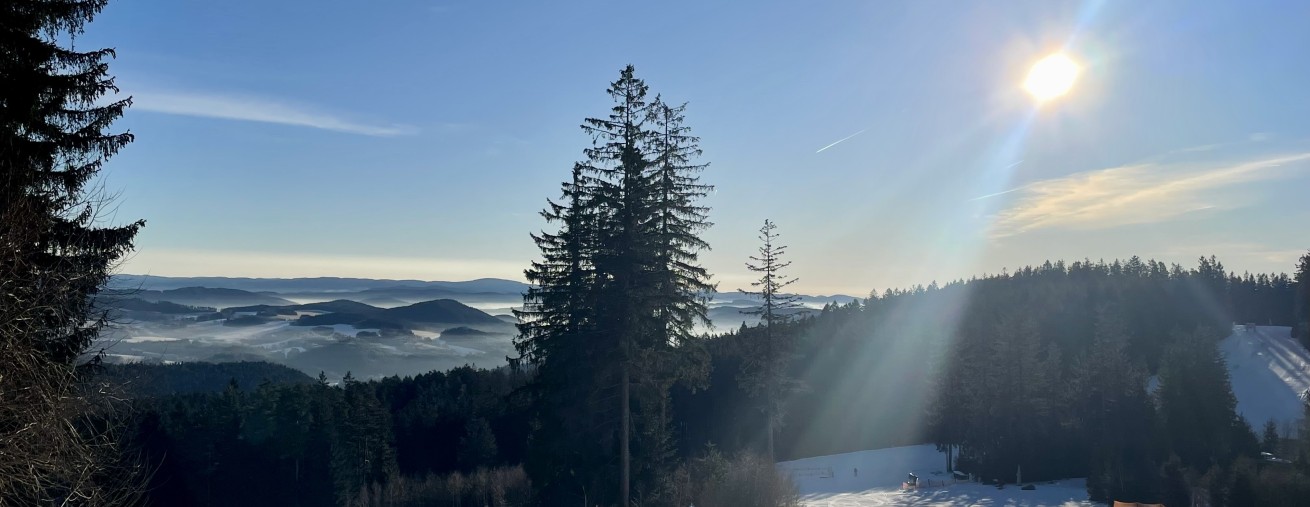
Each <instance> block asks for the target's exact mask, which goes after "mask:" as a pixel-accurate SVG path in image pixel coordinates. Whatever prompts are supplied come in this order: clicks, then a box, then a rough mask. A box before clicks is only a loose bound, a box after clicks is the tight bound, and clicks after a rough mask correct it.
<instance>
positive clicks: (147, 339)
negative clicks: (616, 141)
mask: <svg viewBox="0 0 1310 507" xmlns="http://www.w3.org/2000/svg"><path fill="white" fill-rule="evenodd" d="M122 341H123V343H148V342H177V341H182V340H181V339H179V338H168V337H166V336H133V337H130V338H123V340H122Z"/></svg>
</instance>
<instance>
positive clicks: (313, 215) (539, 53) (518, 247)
mask: <svg viewBox="0 0 1310 507" xmlns="http://www.w3.org/2000/svg"><path fill="white" fill-rule="evenodd" d="M1306 19H1310V4H1305V3H1299V2H1289V3H1284V4H1279V5H1276V6H1274V5H1270V6H1266V8H1255V7H1253V6H1251V5H1246V4H1242V3H1236V2H1220V1H1203V2H1183V1H1162V2H1150V3H1149V4H1143V3H1137V2H1118V3H1110V2H1082V3H1079V2H1007V3H995V2H972V3H961V2H953V1H952V2H947V1H929V2H861V1H846V2H832V3H827V2H825V3H818V4H815V3H797V2H774V1H769V2H755V3H751V5H750V6H749V8H747V7H745V6H743V5H740V4H735V3H714V2H711V3H706V2H673V3H666V4H662V8H661V9H651V8H649V6H648V5H645V4H636V3H619V4H615V3H610V2H599V1H590V2H568V3H559V2H534V3H519V4H514V5H513V6H510V5H506V4H496V3H486V2H440V1H431V0H401V1H388V2H378V3H376V4H369V5H368V7H367V8H365V7H364V5H363V4H359V3H355V2H308V1H287V2H272V3H270V2H266V1H255V0H236V1H231V2H177V1H171V0H136V1H117V2H112V3H110V4H109V5H108V7H107V8H106V9H105V11H104V12H103V14H102V15H100V16H99V17H98V18H97V19H96V22H95V23H93V24H92V25H90V26H89V27H88V31H87V32H86V33H85V34H84V35H83V36H81V37H79V39H78V44H79V46H81V45H85V46H86V47H101V46H109V47H114V48H116V49H117V54H118V58H117V59H116V60H115V61H113V62H112V73H113V74H114V75H116V76H117V77H118V84H119V85H120V87H121V89H122V93H123V94H124V95H132V96H133V97H134V100H135V104H134V105H133V107H132V108H131V109H130V110H129V111H128V112H127V115H126V117H125V118H124V119H123V120H122V121H121V122H119V123H116V124H115V126H116V127H121V128H129V129H130V130H131V131H132V132H133V133H134V134H136V136H137V137H136V139H137V140H136V142H134V143H133V144H132V145H130V146H129V147H128V148H127V149H125V150H124V151H123V152H122V153H121V154H119V155H118V156H116V157H115V158H113V159H112V160H111V161H110V162H109V164H108V166H107V170H106V171H105V172H104V173H103V174H102V180H103V183H104V184H105V186H106V188H107V189H108V190H109V191H110V192H113V193H116V194H117V195H118V196H119V201H118V202H119V205H118V208H117V209H116V215H114V217H111V218H115V217H116V218H118V219H124V220H125V219H128V218H132V219H135V218H137V217H143V218H146V219H147V220H148V222H149V223H148V226H147V227H146V228H145V229H143V230H142V232H141V234H140V235H139V236H138V240H137V244H136V246H137V248H136V252H135V253H134V255H133V257H132V258H131V259H130V260H129V261H128V262H127V263H126V264H125V265H124V266H123V267H122V271H124V272H127V273H139V274H145V273H149V274H156V275H179V276H181V275H226V276H358V277H380V278H418V279H471V278H479V277H505V278H514V279H520V280H521V279H522V270H523V269H524V268H526V267H527V266H528V263H529V262H530V261H531V260H533V259H535V258H537V257H538V256H539V252H538V250H537V249H536V248H535V246H534V245H533V243H532V241H531V239H530V238H529V234H530V233H532V232H534V231H539V230H541V229H542V228H543V227H546V224H545V223H544V221H543V220H542V218H541V217H540V216H539V215H538V214H537V213H538V211H540V210H541V209H542V207H543V206H544V205H545V204H546V199H547V198H553V197H557V196H558V192H559V183H560V182H561V181H563V180H565V179H567V178H568V176H569V170H570V168H571V167H572V165H573V163H574V162H575V161H578V160H580V159H581V158H582V156H583V155H582V150H583V149H584V148H587V147H589V146H591V139H590V138H589V137H588V136H587V135H586V134H585V133H583V132H582V131H581V130H580V129H579V128H578V125H579V124H580V123H581V122H582V120H583V119H584V118H585V117H587V116H600V115H604V114H607V112H608V111H609V107H610V102H609V98H608V97H607V96H606V95H605V93H604V90H605V85H606V83H608V82H610V81H612V80H613V79H615V78H616V76H617V71H618V69H620V68H621V67H622V66H623V65H625V64H629V63H631V64H633V65H635V66H636V69H637V73H638V75H639V76H640V77H642V78H643V79H645V80H646V81H647V83H649V84H650V85H651V87H652V90H655V91H658V92H659V93H661V94H663V96H664V98H666V99H668V100H669V101H671V102H683V101H686V102H688V103H689V104H688V107H687V111H686V115H687V124H688V125H689V126H690V127H691V128H692V129H693V133H694V134H696V135H698V136H700V137H701V139H702V142H701V146H702V148H703V149H704V156H703V160H704V161H706V162H709V163H710V164H711V165H710V167H709V168H708V170H706V171H705V173H704V175H703V180H704V182H705V183H708V184H713V185H715V186H716V187H717V192H716V193H714V194H713V195H711V196H710V197H709V198H708V199H707V200H706V202H705V204H707V205H709V206H711V207H712V211H711V213H710V220H711V221H712V222H714V226H713V227H712V228H711V229H709V231H708V232H706V233H705V234H704V237H705V239H706V240H707V241H708V242H709V243H710V245H711V247H712V248H713V250H712V251H710V252H707V253H706V254H705V255H704V257H703V262H704V264H705V266H706V267H707V268H708V269H709V271H710V272H711V273H713V274H714V275H715V279H716V280H717V281H719V282H720V289H722V290H731V289H735V288H737V287H739V286H742V285H743V284H745V283H747V282H748V280H749V279H750V278H751V277H750V276H748V274H747V272H746V270H745V267H744V266H743V263H744V261H745V260H746V258H747V256H748V255H750V254H752V253H753V252H754V249H755V247H756V241H755V236H756V231H757V229H759V227H760V225H761V224H762V223H763V221H764V219H766V218H768V219H771V220H773V221H774V222H776V223H777V224H778V231H779V232H780V233H781V235H782V241H783V242H784V243H786V244H788V245H789V246H790V249H789V256H790V258H791V260H793V261H794V264H793V265H792V268H791V269H792V274H793V275H795V276H796V277H798V278H799V279H800V282H799V283H798V284H796V285H795V286H794V288H795V289H796V290H798V291H801V292H804V293H809V294H832V293H846V294H852V295H864V294H867V293H868V291H869V290H871V289H875V288H876V289H878V290H879V291H881V290H882V289H886V288H888V287H905V286H910V285H913V284H925V285H926V284H928V283H929V282H931V281H933V280H937V281H939V282H944V281H947V280H951V279H956V278H961V277H969V276H971V275H981V274H984V273H999V272H1001V271H1002V270H1003V269H1006V268H1009V269H1013V268H1016V267H1020V266H1023V265H1026V264H1036V263H1041V262H1042V261H1044V260H1047V259H1068V260H1081V259H1082V258H1084V257H1090V258H1092V259H1093V260H1095V259H1098V258H1104V259H1107V260H1108V259H1112V258H1126V257H1128V256H1131V255H1140V256H1142V257H1154V258H1157V259H1160V260H1163V261H1165V262H1178V263H1181V264H1184V265H1188V266H1190V265H1193V264H1194V263H1195V258H1196V256H1198V255H1202V254H1204V255H1210V254H1214V255H1217V256H1218V257H1219V258H1220V259H1222V260H1223V261H1224V263H1225V264H1226V265H1227V266H1228V267H1230V268H1232V269H1236V270H1238V271H1239V272H1240V271H1244V270H1250V271H1261V272H1269V271H1287V270H1289V269H1291V266H1292V265H1293V263H1294V261H1295V259H1296V257H1297V255H1298V254H1299V253H1302V252H1304V251H1305V249H1306V248H1307V247H1310V243H1308V241H1310V239H1307V236H1306V235H1304V234H1300V235H1297V234H1287V233H1286V231H1291V230H1304V229H1305V224H1307V223H1310V200H1307V199H1305V198H1304V196H1305V192H1304V189H1306V188H1310V159H1307V156H1308V155H1310V123H1308V122H1306V118H1310V95H1307V93H1306V90H1310V70H1307V69H1306V68H1305V66H1303V65H1295V64H1293V63H1291V62H1296V61H1299V60H1300V59H1302V57H1303V55H1302V52H1303V51H1302V50H1303V49H1304V48H1307V47H1310V31H1307V30H1304V26H1303V25H1304V21H1305V20H1306ZM543 20H550V21H549V22H543ZM615 23H621V24H622V25H623V26H624V30H625V31H626V32H627V33H626V35H625V36H622V37H617V36H609V35H605V36H602V35H601V34H609V32H610V29H609V28H602V27H610V26H613V25H614V24H615ZM197 27H203V29H198V28H197ZM675 34H676V36H674V35H675ZM654 39H658V40H661V41H663V43H661V44H651V43H650V41H651V40H654ZM1053 54H1055V56H1052V55H1053ZM1025 83H1026V84H1025ZM1066 90H1067V92H1068V93H1064V92H1065V91H1066ZM1062 93H1063V95H1061V94H1062ZM1056 96H1058V97H1056ZM1052 97H1054V98H1052ZM1044 98H1051V100H1049V101H1048V102H1045V103H1043V102H1041V101H1040V100H1041V99H1044ZM1035 99H1038V100H1036V101H1035ZM201 252H203V254H198V253H201Z"/></svg>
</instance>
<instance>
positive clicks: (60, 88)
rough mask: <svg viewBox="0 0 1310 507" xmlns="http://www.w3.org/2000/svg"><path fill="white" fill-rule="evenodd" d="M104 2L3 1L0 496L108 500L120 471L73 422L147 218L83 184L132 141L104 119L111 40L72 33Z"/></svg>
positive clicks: (117, 105)
mask: <svg viewBox="0 0 1310 507" xmlns="http://www.w3.org/2000/svg"><path fill="white" fill-rule="evenodd" d="M106 3H107V0H85V1H77V0H68V1H58V2H56V1H49V0H8V1H6V2H3V4H2V5H0V355H3V357H4V358H5V360H4V364H3V366H0V399H3V400H4V401H3V403H0V405H3V407H0V453H3V454H4V455H5V456H7V458H6V459H4V460H0V461H3V464H0V476H2V477H5V480H3V481H0V497H3V498H5V499H6V500H7V501H13V502H16V503H19V504H28V503H30V504H32V505H36V504H39V503H49V502H51V501H57V500H59V499H61V498H70V497H74V496H77V497H80V498H83V499H86V501H89V502H90V503H92V504H97V503H106V502H109V501H110V500H111V499H110V498H107V497H106V495H110V494H111V493H110V491H112V490H114V489H115V488H114V487H113V485H115V484H123V483H124V482H123V481H121V480H118V481H115V480H114V479H110V478H108V477H105V476H103V475H102V472H103V470H104V467H105V466H106V464H105V460H107V459H114V457H113V456H111V454H112V452H109V453H107V452H104V451H105V450H106V449H107V448H106V447H104V446H103V445H102V444H103V440H102V441H97V442H94V443H93V442H90V441H87V435H86V434H85V433H79V429H78V428H77V426H76V425H75V424H74V420H75V419H77V417H78V414H79V413H80V412H81V411H82V410H83V409H84V408H85V407H84V406H79V404H84V403H85V401H86V400H85V399H84V398H83V397H81V396H79V395H78V394H77V392H76V391H75V384H76V381H75V378H74V370H73V364H74V362H75V361H76V360H77V358H78V357H79V356H80V355H81V354H82V353H83V352H84V351H86V349H87V348H88V347H89V346H90V344H91V342H92V341H93V340H94V338H95V337H96V335H97V333H98V332H99V330H100V329H101V327H102V326H103V325H104V324H105V320H106V319H105V315H104V313H103V312H102V311H100V310H99V309H98V308H97V306H96V305H95V302H94V301H95V296H96V294H97V293H99V292H100V291H101V290H102V288H103V287H104V285H105V283H106V282H107V281H108V279H109V275H110V271H111V269H112V268H113V267H114V266H115V264H116V262H117V261H118V260H119V259H121V258H122V257H123V255H125V254H126V253H127V252H128V251H129V250H130V249H131V246H132V239H133V237H134V236H135V235H136V233H137V230H138V229H140V228H141V227H142V225H143V224H144V223H143V222H135V223H131V224H128V225H124V226H107V225H105V224H104V222H103V214H104V213H105V211H106V207H105V204H106V202H105V201H106V198H105V197H104V196H103V195H97V194H96V193H95V192H92V191H90V189H89V188H88V184H89V183H90V182H91V181H92V179H93V177H94V176H95V174H96V173H97V172H99V170H100V168H101V167H102V165H103V164H104V163H105V161H106V160H107V159H108V158H109V157H110V156H112V155H114V154H115V153H116V152H117V151H118V150H119V149H121V148H122V147H123V146H125V145H127V144H128V143H129V142H131V141H132V135H131V134H128V133H109V132H107V130H108V129H109V128H110V127H111V125H112V123H113V122H114V120H116V119H118V118H119V117H120V116H122V114H123V111H124V110H125V109H126V108H127V107H128V106H129V104H130V99H122V100H112V101H108V102H102V101H101V98H102V97H104V96H105V95H106V94H107V93H110V92H116V91H117V89H116V88H115V86H114V80H113V78H112V77H110V75H109V73H108V64H107V63H106V60H108V59H110V58H112V57H113V56H114V51H113V50H112V49H92V50H85V51H84V50H79V49H76V48H75V47H74V44H73V42H72V41H73V40H74V39H75V37H76V36H77V35H79V34H80V33H81V32H82V30H83V27H84V26H85V25H86V24H87V23H89V22H91V20H92V18H94V17H95V15H96V14H97V13H99V12H100V10H101V9H102V8H104V6H105V4H106ZM20 429H21V431H20ZM99 436H100V435H97V436H96V437H99Z"/></svg>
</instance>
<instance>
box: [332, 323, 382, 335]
mask: <svg viewBox="0 0 1310 507" xmlns="http://www.w3.org/2000/svg"><path fill="white" fill-rule="evenodd" d="M320 327H330V328H332V332H333V333H336V334H340V335H346V336H357V335H359V333H362V332H364V331H368V332H371V333H377V332H379V331H381V330H380V329H378V328H374V327H355V326H352V325H350V324H332V325H330V326H320Z"/></svg>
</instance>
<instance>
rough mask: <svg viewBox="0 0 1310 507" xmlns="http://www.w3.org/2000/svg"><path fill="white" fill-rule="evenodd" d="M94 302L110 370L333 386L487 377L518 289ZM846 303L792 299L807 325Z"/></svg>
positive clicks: (398, 288) (506, 353) (210, 285)
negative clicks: (165, 370)
mask: <svg viewBox="0 0 1310 507" xmlns="http://www.w3.org/2000/svg"><path fill="white" fill-rule="evenodd" d="M110 287H111V290H110V291H108V292H107V293H106V295H104V296H102V298H101V303H102V304H103V305H104V307H105V308H107V309H110V310H111V311H112V312H113V315H114V316H115V318H114V325H112V326H110V327H109V328H107V329H106V330H105V331H104V332H103V333H102V334H101V338H100V340H99V341H98V342H97V344H96V346H95V347H93V348H92V351H93V352H99V351H100V349H101V348H103V349H104V352H105V357H106V359H107V360H108V361H110V362H115V363H134V362H144V363H161V364H173V363H181V362H196V361H211V362H224V361H270V362H275V363H280V364H285V365H287V366H291V367H293V368H296V369H299V370H301V371H303V372H305V373H306V374H309V375H311V376H312V375H317V374H318V373H319V372H323V373H324V374H326V375H327V376H328V377H329V378H333V379H339V378H341V377H343V376H344V375H345V374H346V373H347V372H349V373H351V374H352V375H353V376H354V377H356V378H380V377H384V376H389V375H414V374H418V373H424V372H428V371H432V370H445V369H450V368H454V367H457V366H463V365H476V366H480V367H486V368H494V367H497V366H502V365H504V364H505V358H506V357H513V356H515V354H516V352H515V351H514V346H513V343H512V340H513V338H514V336H515V334H516V333H517V330H516V329H515V327H514V323H515V322H517V319H516V318H515V317H514V315H513V310H514V309H516V308H520V307H521V306H522V304H523V292H524V291H526V290H527V288H528V285H527V284H525V283H522V282H516V281H513V280H502V279H495V278H483V279H478V280H469V281H461V282H441V281H437V282H428V281H419V280H374V279H367V278H290V279H270V278H224V277H159V276H137V275H118V276H115V277H114V280H113V281H112V283H111V286H110ZM854 299H855V298H854V297H851V296H845V295H834V296H803V297H802V298H801V300H802V302H803V304H804V308H800V309H797V310H795V311H793V312H792V313H794V314H796V315H798V316H800V315H812V314H815V313H816V312H817V310H819V309H822V308H823V306H824V305H828V304H834V303H835V304H846V303H850V302H851V301H852V300H854ZM758 304H759V301H758V300H752V299H751V298H750V297H749V296H748V295H746V294H742V293H738V292H729V293H721V294H715V297H714V299H713V300H712V301H711V304H710V308H709V312H708V313H709V316H710V318H711V320H712V321H713V324H714V328H713V329H710V328H705V329H703V330H702V331H703V332H713V331H725V330H732V329H735V328H737V327H739V326H741V324H742V323H743V322H745V323H747V324H748V325H754V324H756V323H757V322H758V321H759V317H758V316H755V315H750V314H747V313H743V312H744V311H747V310H750V309H753V308H755V307H756V306H758Z"/></svg>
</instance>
